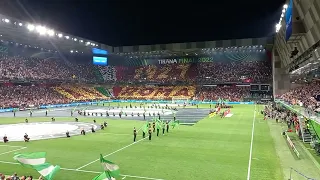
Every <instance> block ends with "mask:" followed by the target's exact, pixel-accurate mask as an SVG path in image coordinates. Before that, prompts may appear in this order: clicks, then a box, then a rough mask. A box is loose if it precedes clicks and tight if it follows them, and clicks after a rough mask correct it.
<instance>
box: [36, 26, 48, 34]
mask: <svg viewBox="0 0 320 180" xmlns="http://www.w3.org/2000/svg"><path fill="white" fill-rule="evenodd" d="M36 30H37V32H38V33H39V34H40V35H44V34H46V32H47V28H46V27H44V26H37V28H36Z"/></svg>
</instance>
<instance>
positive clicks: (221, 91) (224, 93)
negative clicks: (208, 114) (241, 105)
mask: <svg viewBox="0 0 320 180" xmlns="http://www.w3.org/2000/svg"><path fill="white" fill-rule="evenodd" d="M249 96H250V87H243V86H240V87H239V86H215V87H208V86H203V87H201V88H199V89H198V91H197V96H196V98H197V99H198V100H201V101H217V100H219V99H223V100H226V101H233V102H238V101H242V100H243V98H245V97H249Z"/></svg>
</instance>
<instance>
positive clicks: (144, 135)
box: [142, 130, 146, 138]
mask: <svg viewBox="0 0 320 180" xmlns="http://www.w3.org/2000/svg"><path fill="white" fill-rule="evenodd" d="M145 137H146V133H145V132H144V130H142V138H145Z"/></svg>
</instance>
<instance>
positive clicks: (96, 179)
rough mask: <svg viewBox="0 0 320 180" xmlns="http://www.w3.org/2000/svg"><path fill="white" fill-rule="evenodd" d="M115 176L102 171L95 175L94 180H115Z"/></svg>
mask: <svg viewBox="0 0 320 180" xmlns="http://www.w3.org/2000/svg"><path fill="white" fill-rule="evenodd" d="M113 179H115V178H113V177H110V176H109V175H108V174H107V173H106V172H103V173H101V174H100V175H98V176H96V177H94V178H93V179H92V180H113Z"/></svg>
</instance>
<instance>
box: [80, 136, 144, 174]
mask: <svg viewBox="0 0 320 180" xmlns="http://www.w3.org/2000/svg"><path fill="white" fill-rule="evenodd" d="M146 138H147V137H146ZM146 138H143V139H140V140H139V141H137V142H133V143H131V144H129V145H126V146H124V147H122V148H120V149H118V150H116V151H114V152H112V153H110V154H107V155H105V156H103V157H104V158H105V157H108V156H111V155H112V154H115V153H117V152H119V151H122V150H124V149H126V148H128V147H130V146H132V145H134V144H137V143H139V142H141V141H143V140H145V139H146ZM99 160H100V159H96V160H94V161H91V162H89V163H87V164H85V165H83V166H81V167H79V168H77V169H76V170H80V169H82V168H84V167H87V166H89V165H90V164H93V163H95V162H97V161H99Z"/></svg>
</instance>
